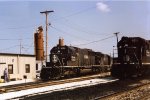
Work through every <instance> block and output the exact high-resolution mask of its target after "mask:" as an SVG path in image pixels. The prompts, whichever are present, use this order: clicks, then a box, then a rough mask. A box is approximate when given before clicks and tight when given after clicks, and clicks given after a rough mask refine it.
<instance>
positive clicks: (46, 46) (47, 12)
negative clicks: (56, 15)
mask: <svg viewBox="0 0 150 100" xmlns="http://www.w3.org/2000/svg"><path fill="white" fill-rule="evenodd" d="M51 12H54V11H53V10H51V11H47V10H46V11H43V12H40V13H41V14H45V15H46V43H45V60H46V62H47V51H48V50H47V48H48V25H49V24H48V14H49V13H51Z"/></svg>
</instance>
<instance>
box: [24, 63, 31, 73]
mask: <svg viewBox="0 0 150 100" xmlns="http://www.w3.org/2000/svg"><path fill="white" fill-rule="evenodd" d="M25 71H26V73H30V64H26V65H25Z"/></svg>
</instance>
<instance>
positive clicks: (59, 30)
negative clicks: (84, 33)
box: [50, 26, 89, 41]
mask: <svg viewBox="0 0 150 100" xmlns="http://www.w3.org/2000/svg"><path fill="white" fill-rule="evenodd" d="M50 27H52V28H53V29H55V30H56V31H58V32H61V33H63V34H65V35H66V34H67V35H68V36H71V37H74V38H76V39H79V38H80V39H82V40H86V41H89V40H88V39H84V38H82V37H79V36H75V35H73V34H69V33H67V32H65V31H63V30H61V29H58V28H56V27H53V26H50Z"/></svg>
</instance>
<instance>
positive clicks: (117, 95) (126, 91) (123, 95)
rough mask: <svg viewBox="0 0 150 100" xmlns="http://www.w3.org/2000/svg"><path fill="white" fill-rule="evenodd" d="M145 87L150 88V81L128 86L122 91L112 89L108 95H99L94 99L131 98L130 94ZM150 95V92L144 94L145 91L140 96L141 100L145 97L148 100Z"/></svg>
mask: <svg viewBox="0 0 150 100" xmlns="http://www.w3.org/2000/svg"><path fill="white" fill-rule="evenodd" d="M145 87H149V88H150V82H148V83H145V84H142V85H139V86H136V87H132V88H126V89H123V90H120V91H117V92H114V91H112V92H110V93H108V94H106V95H103V96H100V97H97V98H95V99H94V100H118V99H124V98H126V99H131V98H129V96H128V95H129V94H130V95H132V94H133V95H134V96H135V94H136V92H139V91H140V90H141V91H142V89H143V88H145ZM149 91H150V90H149ZM131 93H132V94H131ZM149 97H150V93H148V94H145V95H143V93H142V96H141V97H139V100H141V99H143V98H145V99H144V100H147V99H149ZM140 98H141V99H140Z"/></svg>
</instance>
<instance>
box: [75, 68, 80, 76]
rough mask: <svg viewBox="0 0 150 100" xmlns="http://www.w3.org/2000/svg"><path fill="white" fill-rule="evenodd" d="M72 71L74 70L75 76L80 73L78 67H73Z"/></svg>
mask: <svg viewBox="0 0 150 100" xmlns="http://www.w3.org/2000/svg"><path fill="white" fill-rule="evenodd" d="M74 72H75V74H76V75H77V76H79V75H80V72H81V71H80V68H75V69H74Z"/></svg>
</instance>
